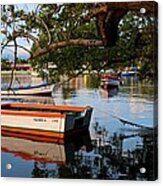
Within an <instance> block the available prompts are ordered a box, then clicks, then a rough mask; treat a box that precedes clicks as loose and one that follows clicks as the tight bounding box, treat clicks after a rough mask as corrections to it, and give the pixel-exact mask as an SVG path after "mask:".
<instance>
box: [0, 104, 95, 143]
mask: <svg viewBox="0 0 163 186" xmlns="http://www.w3.org/2000/svg"><path fill="white" fill-rule="evenodd" d="M91 114H92V107H89V106H87V107H79V106H67V105H44V104H28V103H4V104H2V105H1V132H2V134H4V135H9V134H10V133H11V134H12V136H15V137H20V138H27V139H35V137H37V139H38V140H39V141H44V138H46V139H48V138H49V140H51V141H54V139H57V140H63V139H64V138H65V136H66V135H69V134H73V133H77V132H79V131H81V130H85V129H88V128H89V124H90V119H91Z"/></svg>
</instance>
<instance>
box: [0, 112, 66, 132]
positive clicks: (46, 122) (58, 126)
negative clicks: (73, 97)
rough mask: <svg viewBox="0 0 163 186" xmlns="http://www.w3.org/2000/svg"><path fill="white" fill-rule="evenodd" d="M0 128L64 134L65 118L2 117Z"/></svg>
mask: <svg viewBox="0 0 163 186" xmlns="http://www.w3.org/2000/svg"><path fill="white" fill-rule="evenodd" d="M1 126H5V127H13V128H27V129H36V130H45V131H55V132H65V118H59V117H58V118H57V117H56V118H51V117H50V118H48V117H47V118H46V117H38V116H35V117H30V116H21V117H17V116H14V115H2V116H1Z"/></svg>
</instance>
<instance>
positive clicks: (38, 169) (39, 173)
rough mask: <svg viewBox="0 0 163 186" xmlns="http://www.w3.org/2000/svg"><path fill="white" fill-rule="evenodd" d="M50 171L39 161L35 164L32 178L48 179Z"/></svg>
mask: <svg viewBox="0 0 163 186" xmlns="http://www.w3.org/2000/svg"><path fill="white" fill-rule="evenodd" d="M48 175H49V174H48V169H47V168H46V164H42V163H39V162H37V161H35V162H34V168H33V170H32V177H34V178H48Z"/></svg>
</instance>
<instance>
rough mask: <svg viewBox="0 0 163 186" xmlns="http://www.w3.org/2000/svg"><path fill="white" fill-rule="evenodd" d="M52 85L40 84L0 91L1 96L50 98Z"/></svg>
mask: <svg viewBox="0 0 163 186" xmlns="http://www.w3.org/2000/svg"><path fill="white" fill-rule="evenodd" d="M52 91H53V85H51V84H47V83H41V84H38V85H30V86H26V87H23V86H22V87H21V86H19V87H13V88H11V89H10V90H6V89H1V95H2V96H5V95H6V96H7V95H19V96H51V95H52Z"/></svg>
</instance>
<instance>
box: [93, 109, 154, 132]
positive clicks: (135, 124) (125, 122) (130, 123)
mask: <svg viewBox="0 0 163 186" xmlns="http://www.w3.org/2000/svg"><path fill="white" fill-rule="evenodd" d="M95 109H96V110H98V111H100V112H101V113H103V114H106V115H107V116H108V115H110V116H111V117H113V118H115V119H118V120H119V121H120V122H122V123H123V124H124V125H125V124H126V125H131V126H134V127H139V128H144V129H148V130H153V128H152V127H147V126H145V125H141V124H138V123H134V122H131V121H128V120H126V119H124V118H121V117H118V116H116V115H115V114H113V113H108V112H105V111H103V110H100V109H98V108H96V107H95Z"/></svg>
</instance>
